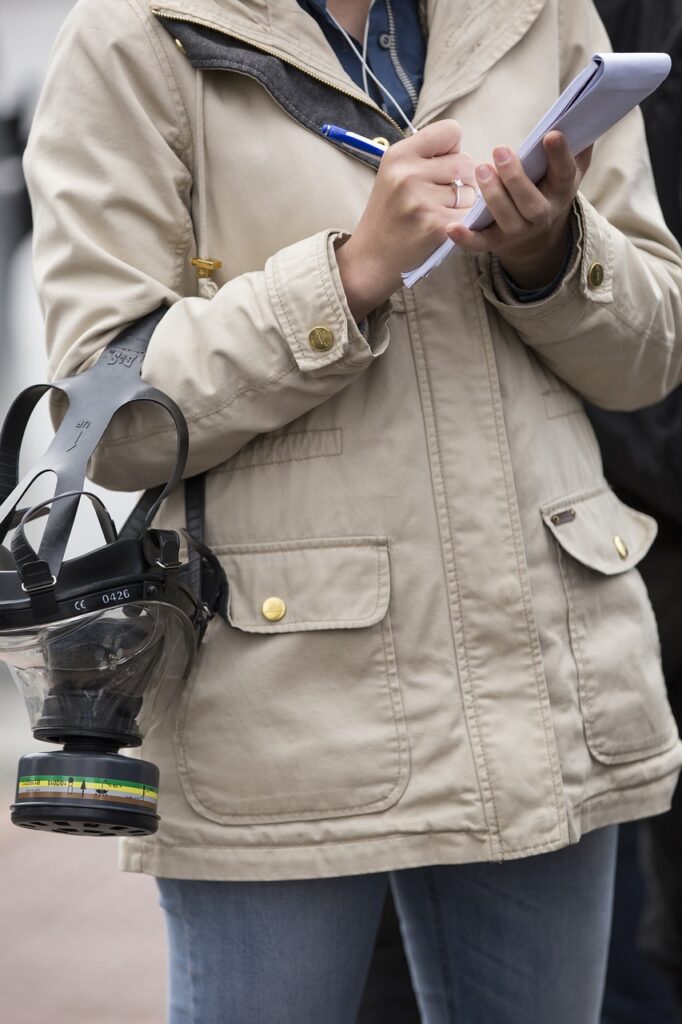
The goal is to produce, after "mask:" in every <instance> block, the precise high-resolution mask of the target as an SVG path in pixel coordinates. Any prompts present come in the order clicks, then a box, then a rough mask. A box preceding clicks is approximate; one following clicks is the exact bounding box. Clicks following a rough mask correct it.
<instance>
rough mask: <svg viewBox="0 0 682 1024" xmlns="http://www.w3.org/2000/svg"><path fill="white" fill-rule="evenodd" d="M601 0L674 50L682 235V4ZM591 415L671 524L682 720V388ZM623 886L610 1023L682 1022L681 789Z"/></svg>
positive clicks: (617, 461) (611, 472)
mask: <svg viewBox="0 0 682 1024" xmlns="http://www.w3.org/2000/svg"><path fill="white" fill-rule="evenodd" d="M596 6H597V8H598V10H599V13H600V15H601V17H602V19H603V21H604V23H605V25H606V28H607V31H608V32H609V35H610V37H611V41H612V44H613V48H614V50H623V51H627V50H631V51H635V50H637V51H658V50H663V51H666V52H668V53H669V54H670V56H671V58H672V71H671V73H670V75H669V77H668V78H667V79H666V81H665V82H664V83H663V85H662V86H661V87H660V88H659V89H657V90H656V92H655V93H653V95H652V96H650V97H649V98H648V99H647V100H646V101H645V103H644V104H643V107H642V110H643V113H644V120H645V125H646V133H647V141H648V145H649V152H650V154H651V162H652V166H653V171H654V177H655V179H656V187H657V189H658V194H659V199H660V202H661V207H662V209H663V213H664V216H665V219H666V221H667V223H668V226H669V227H670V229H671V230H672V231H673V233H674V234H675V236H676V237H677V239H678V241H681V242H682V0H596ZM588 414H589V416H590V419H591V420H592V424H593V426H594V428H595V431H596V434H597V437H598V439H599V444H600V446H601V449H602V456H603V459H604V472H605V475H606V477H607V479H608V480H609V482H610V484H611V485H612V487H613V488H614V490H616V492H617V493H618V494H619V496H620V497H621V498H622V499H623V500H624V501H625V502H627V503H628V504H629V505H632V506H634V507H635V508H638V509H640V510H641V511H643V512H648V513H650V514H651V515H653V516H654V517H655V518H656V519H657V520H658V522H659V534H658V537H657V539H656V541H655V543H654V545H653V547H652V549H651V551H650V552H649V554H648V555H647V556H646V558H645V559H644V560H643V562H642V563H641V564H640V566H639V569H640V571H641V573H642V576H643V578H644V582H645V583H646V585H647V589H648V591H649V596H650V598H651V603H652V605H653V608H654V612H655V613H656V618H657V621H658V628H659V634H660V638H661V653H662V658H663V671H664V674H665V678H666V682H667V685H668V696H669V698H670V704H671V707H672V709H673V713H674V715H675V718H676V721H677V723H678V726H681V727H682V628H681V624H682V388H677V389H676V390H675V391H674V392H673V393H672V394H671V395H669V396H668V398H666V399H665V400H664V401H663V402H660V403H658V404H657V405H654V406H650V407H649V408H647V409H641V410H639V411H637V412H633V413H614V412H604V411H603V410H598V409H594V408H591V407H588ZM635 835H636V836H637V838H638V840H639V842H638V847H637V848H636V847H635V844H634V841H633V839H634V837H635ZM638 862H641V864H642V874H641V875H640V873H639V867H638ZM616 894H617V899H616V907H615V913H614V930H613V938H612V946H611V956H610V961H609V973H608V976H607V984H606V994H605V999H604V1017H603V1024H648V1022H649V1021H651V1022H652V1024H654V1022H655V1024H668V1022H672V1021H680V1020H682V788H681V787H679V786H678V789H677V793H676V795H675V798H674V800H673V806H672V808H671V810H670V811H669V812H668V813H667V814H663V815H659V816H658V817H655V818H651V819H650V820H649V821H648V822H645V823H642V824H641V825H640V826H639V827H638V828H637V827H636V826H626V828H625V829H623V833H622V838H621V850H620V855H619V866H618V875H617V881H616ZM638 946H639V947H640V948H643V949H645V950H646V951H647V952H648V953H649V954H650V955H651V956H652V957H653V959H654V960H655V961H656V962H657V964H658V965H659V966H660V967H663V968H664V969H665V970H666V971H667V977H668V978H669V979H672V984H673V986H674V989H675V991H676V993H677V1001H678V1006H677V1007H675V1006H674V997H673V996H672V992H671V988H670V985H669V983H668V982H667V981H666V980H664V978H663V976H662V975H657V974H656V969H655V967H649V966H648V965H647V963H646V961H645V960H644V959H643V957H642V956H641V954H640V953H639V951H638Z"/></svg>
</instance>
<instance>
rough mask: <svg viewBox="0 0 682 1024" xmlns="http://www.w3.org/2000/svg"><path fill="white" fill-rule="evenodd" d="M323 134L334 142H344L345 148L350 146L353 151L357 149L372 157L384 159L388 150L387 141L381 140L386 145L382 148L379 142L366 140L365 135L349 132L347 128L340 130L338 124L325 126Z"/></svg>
mask: <svg viewBox="0 0 682 1024" xmlns="http://www.w3.org/2000/svg"><path fill="white" fill-rule="evenodd" d="M322 134H323V135H324V136H326V138H328V139H331V140H332V141H333V142H342V143H343V145H344V146H350V147H351V149H357V150H359V151H360V152H361V153H369V154H371V156H378V157H382V156H383V155H384V153H385V152H386V150H387V149H388V141H387V140H385V139H382V140H381V141H382V142H385V143H386V145H383V146H382V145H380V144H379V142H377V141H373V140H372V139H366V138H365V136H364V135H358V134H357V132H348V131H346V129H345V128H339V126H338V125H337V124H323V125H322Z"/></svg>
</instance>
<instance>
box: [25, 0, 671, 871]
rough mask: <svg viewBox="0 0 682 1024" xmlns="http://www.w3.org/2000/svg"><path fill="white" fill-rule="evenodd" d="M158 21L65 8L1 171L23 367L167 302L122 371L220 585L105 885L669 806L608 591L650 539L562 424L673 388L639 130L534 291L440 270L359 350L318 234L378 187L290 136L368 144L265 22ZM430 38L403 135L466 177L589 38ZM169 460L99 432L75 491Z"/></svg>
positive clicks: (645, 664)
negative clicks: (177, 411) (16, 225)
mask: <svg viewBox="0 0 682 1024" xmlns="http://www.w3.org/2000/svg"><path fill="white" fill-rule="evenodd" d="M168 3H169V7H168V8H167V9H161V10H159V9H157V10H156V12H154V11H153V10H151V9H149V8H147V6H146V0H81V2H80V3H79V4H78V5H77V6H76V8H75V11H74V13H73V15H72V17H71V18H70V19H69V21H68V23H67V25H66V27H65V29H64V31H63V32H62V34H61V37H60V39H59V41H58V43H57V46H56V50H55V53H54V59H53V63H52V68H51V72H50V75H49V78H48V80H47V84H46V87H45V91H44V94H43V98H42V101H41V104H40V108H39V111H38V115H37V118H36V122H35V127H34V130H33V134H32V138H31V141H30V144H29V148H28V152H27V156H26V170H27V175H28V181H29V186H30V190H31V195H32V199H33V205H34V211H35V228H36V231H35V245H36V273H37V279H38V286H39V289H40V293H41V296H42V300H43V303H44V306H45V312H46V318H47V336H48V340H49V347H50V353H51V368H52V372H53V373H54V374H57V375H64V374H68V373H74V372H76V371H78V369H79V368H81V367H83V365H84V364H85V363H86V362H87V361H88V359H90V358H91V357H93V356H95V355H96V354H97V353H98V352H100V351H101V349H102V346H103V345H104V344H105V342H107V341H108V340H109V339H110V338H111V337H112V336H113V335H114V334H115V333H116V332H117V331H119V330H120V329H121V328H122V327H123V326H124V325H125V324H126V323H127V322H129V321H131V320H134V319H136V318H138V317H141V316H142V315H143V314H145V313H148V312H149V311H150V310H152V309H153V308H155V307H156V306H157V305H159V303H161V302H167V303H169V304H172V308H171V310H170V312H169V313H168V314H167V316H166V317H165V319H164V320H163V322H162V323H161V325H160V326H159V327H158V329H157V331H156V333H155V335H154V337H153V339H152V341H151V345H150V349H149V352H148V355H147V358H146V361H145V365H144V376H145V378H146V379H147V380H148V381H149V382H150V383H152V384H154V385H156V386H157V387H159V388H161V389H163V390H164V391H166V392H168V393H169V394H170V395H171V396H172V397H173V398H175V399H176V401H177V402H179V404H180V406H181V407H182V409H183V410H184V413H185V415H186V417H187V420H188V422H189V429H190V439H191V451H190V464H189V467H188V469H189V472H191V473H197V472H200V471H203V470H209V477H208V484H207V494H208V509H207V526H208V541H209V543H210V544H211V545H212V546H213V547H214V549H215V550H216V551H217V552H219V553H220V556H221V558H222V560H223V562H224V565H225V568H226V570H227V575H228V578H229V582H230V586H231V598H230V608H229V618H230V624H229V625H226V624H225V623H224V622H223V621H221V620H220V619H215V620H214V621H213V622H212V624H211V626H210V627H209V633H208V636H207V638H206V640H205V642H204V644H203V646H202V649H201V651H200V654H199V656H198V658H197V661H196V666H195V671H194V672H193V674H192V677H191V679H190V680H189V682H188V683H187V685H186V686H185V689H184V692H183V693H182V696H181V699H180V700H179V703H178V704H177V706H176V707H174V708H173V711H172V713H170V714H168V715H167V716H166V718H165V720H164V722H163V724H162V725H161V726H160V727H159V728H158V729H157V730H155V731H154V732H152V734H151V735H150V736H149V738H148V740H147V741H146V742H145V745H144V748H143V754H144V756H146V757H147V758H149V759H150V760H153V761H155V762H156V763H158V764H159V766H160V768H161V778H162V783H161V802H160V813H161V815H162V819H163V821H162V825H161V829H160V831H159V834H158V836H156V837H152V838H144V839H139V840H133V841H129V842H127V843H126V844H125V847H124V853H123V863H124V866H125V867H126V868H128V869H130V870H134V871H146V872H151V873H154V874H158V875H166V876H179V877H186V878H206V879H283V878H296V877H313V876H324V875H343V874H350V873H358V872H371V871H379V870H385V869H397V868H409V867H415V866H418V865H426V864H454V863H459V862H465V861H483V860H506V859H509V858H515V857H522V856H526V855H528V854H533V853H540V852H542V851H548V850H554V849H557V848H559V847H561V846H564V845H565V844H567V843H573V842H576V841H577V840H578V839H579V838H580V836H581V834H582V833H583V832H585V831H587V830H589V829H593V828H596V827H598V826H602V825H605V824H607V823H610V822H616V821H624V820H626V819H631V818H636V817H638V816H644V815H649V814H653V813H656V812H660V811H662V810H664V809H665V808H666V807H667V806H668V804H669V800H670V795H671V792H672V790H673V787H674V785H675V780H676V776H677V771H678V767H679V765H680V760H681V756H680V752H681V748H680V745H679V742H678V738H677V734H676V730H675V725H674V722H673V719H672V717H671V714H670V711H669V709H668V705H667V703H666V698H665V689H664V683H663V679H662V676H661V670H660V667H659V658H658V640H657V636H656V628H655V625H654V621H653V617H652V613H651V609H650V605H649V603H648V600H647V595H646V592H645V590H644V587H643V584H642V581H641V579H640V576H639V575H638V572H637V569H636V565H637V563H638V562H639V560H640V559H641V558H642V556H643V555H644V553H645V552H646V550H647V549H648V547H649V545H650V544H651V542H652V539H653V537H654V534H655V530H656V526H655V523H654V522H653V521H652V520H651V519H649V518H648V517H646V516H644V515H641V514H639V513H637V512H634V511H632V510H631V509H629V508H627V507H625V506H624V505H622V504H621V503H620V502H619V501H618V500H617V499H616V498H615V497H614V495H613V494H612V493H611V491H610V490H609V488H608V486H607V484H606V483H605V481H604V479H603V475H602V468H601V462H600V457H599V452H598V449H597V445H596V443H595V439H594V436H593V433H592V430H591V428H590V426H589V424H588V422H587V420H586V418H585V415H584V413H583V409H582V405H581V400H580V396H586V397H587V398H589V399H590V400H591V401H592V402H595V403H597V404H599V405H603V406H606V407H610V408H619V409H628V408H633V407H636V406H641V405H645V404H647V403H651V402H655V401H656V400H657V399H659V398H660V397H661V396H663V395H664V394H665V393H666V392H668V391H669V390H671V389H672V388H673V387H674V386H675V385H677V384H678V383H679V382H680V381H681V380H682V346H680V344H679V343H678V341H677V338H678V336H679V334H680V329H681V327H682V301H681V299H680V284H681V283H682V263H681V260H680V254H679V252H678V250H677V248H676V245H675V243H674V241H673V240H672V238H671V236H670V235H669V233H668V232H667V230H666V228H665V227H664V224H663V222H662V219H661V214H660V211H659V208H658V205H657V201H656V199H655V195H654V190H653V187H652V182H651V175H650V169H649V163H648V159H647V154H646V150H645V145H644V141H643V133H642V125H641V119H640V116H639V113H634V114H632V115H631V116H629V117H628V118H627V119H626V120H625V121H623V122H622V123H621V124H620V125H618V126H617V127H616V128H615V129H614V130H612V132H611V133H610V134H609V135H608V136H607V137H606V138H604V139H603V140H602V141H601V142H600V143H599V144H598V146H597V149H596V154H595V158H594V162H593V166H592V169H591V170H590V172H589V175H588V177H587V178H586V180H585V182H584V192H583V193H582V194H581V196H580V197H579V200H578V201H577V210H578V219H579V223H580V240H579V243H578V246H577V251H576V256H575V258H574V260H573V264H572V266H571V268H570V271H569V272H568V274H567V276H566V277H565V279H564V281H563V283H562V284H561V286H560V288H559V289H558V291H556V292H555V293H554V294H553V295H552V296H551V297H549V298H547V299H545V300H544V301H540V302H537V303H533V304H530V305H520V304H518V303H514V301H513V300H512V297H511V295H508V294H506V292H505V288H504V284H503V282H502V281H501V280H500V279H499V275H498V274H497V272H496V270H495V267H494V266H493V265H491V264H490V262H489V261H488V260H487V259H482V260H479V261H477V260H475V259H473V258H471V257H469V256H465V255H463V254H461V253H460V254H456V255H454V256H452V257H451V258H450V259H449V260H448V261H447V262H446V263H445V264H444V266H443V267H442V268H441V269H440V270H439V271H437V272H435V273H433V274H432V275H431V276H430V277H429V278H428V279H427V280H425V281H423V282H421V283H420V284H419V285H418V286H417V287H416V288H415V289H414V290H412V291H404V292H402V293H401V294H398V295H396V296H395V300H394V302H393V304H392V308H391V309H390V311H389V310H385V309H384V310H380V311H378V312H377V313H376V314H375V315H373V316H372V317H370V321H369V324H368V327H367V330H366V332H365V333H364V334H363V333H362V332H361V331H360V330H359V329H358V327H357V325H356V324H355V323H354V322H353V320H352V319H351V317H350V315H349V311H348V308H347V305H346V302H345V300H344V294H343V290H342V288H341V283H340V279H339V274H338V270H337V267H336V264H335V259H334V249H333V241H334V239H335V238H336V237H337V232H339V231H344V230H346V231H347V230H352V229H353V226H354V224H355V223H356V222H357V219H358V217H359V215H360V213H361V211H362V210H363V207H364V204H365V202H366V199H367V196H368V194H369V192H370V189H371V187H372V182H373V176H374V171H373V169H372V168H371V167H369V166H367V165H366V164H365V163H363V162H362V161H361V160H360V159H356V158H355V157H353V156H350V155H348V154H347V153H345V152H342V151H340V150H339V149H338V148H337V147H336V146H335V145H334V144H332V143H330V142H328V141H327V140H325V139H323V138H321V137H320V136H319V134H317V132H316V130H315V128H316V125H319V124H321V123H322V122H323V121H325V120H335V119H336V120H339V121H340V120H341V115H342V114H343V116H344V117H346V118H349V119H351V120H352V118H355V121H354V122H353V124H351V125H348V126H351V127H352V126H355V127H356V129H357V130H362V126H363V125H365V126H366V130H365V134H367V133H370V132H371V133H372V134H375V135H376V134H379V133H378V132H377V131H376V126H377V123H379V124H383V125H384V127H385V133H393V137H395V126H394V125H392V124H390V123H389V122H388V121H387V120H386V118H385V117H384V116H383V115H382V114H380V113H379V112H378V111H377V108H376V107H375V106H374V104H372V103H371V102H369V101H367V100H366V99H365V98H364V97H363V95H362V93H361V92H360V91H359V90H358V88H357V87H356V86H355V85H354V84H353V83H352V82H351V81H350V79H348V78H347V76H346V75H345V73H344V72H343V71H342V69H341V68H340V66H339V65H338V62H337V60H336V59H335V57H334V55H333V53H332V51H331V50H330V48H329V46H328V45H327V43H326V41H325V39H324V37H323V35H322V34H321V32H320V30H319V29H318V27H317V26H316V23H315V22H314V21H313V19H312V18H310V17H309V15H307V14H306V13H305V12H303V11H302V9H301V8H300V7H299V5H298V3H297V2H296V0H267V2H265V0H168ZM424 13H425V17H426V20H427V24H428V29H429V33H430V41H429V51H428V61H427V66H426V76H425V81H424V86H423V89H422V93H421V96H420V100H419V106H418V109H417V113H416V123H417V126H420V125H424V124H426V123H428V122H430V121H433V120H435V119H438V118H441V117H446V116H447V117H453V116H454V117H456V118H457V119H458V120H459V121H460V122H461V124H462V126H463V130H464V145H465V148H467V149H468V150H469V151H470V152H471V153H472V154H473V156H474V159H476V160H482V159H489V155H490V150H491V147H492V146H493V145H494V144H497V143H501V142H507V143H510V144H512V145H514V144H518V142H519V141H520V140H521V139H522V138H523V136H524V135H525V134H526V132H527V131H528V129H529V128H530V126H531V125H532V124H533V123H534V122H535V120H536V119H537V117H538V116H539V115H540V114H541V113H542V112H543V110H544V109H545V108H546V106H547V105H548V103H549V102H550V101H551V100H553V99H554V98H555V97H556V95H557V93H558V91H559V90H560V89H561V88H562V86H563V85H564V84H566V83H567V82H568V81H569V80H570V79H571V78H572V77H573V76H574V75H575V74H576V73H577V72H578V71H579V70H580V69H581V68H582V67H583V66H584V65H585V63H586V62H587V60H588V59H589V58H590V56H591V54H592V53H593V52H594V51H596V50H600V49H604V48H605V47H606V46H607V43H606V39H605V36H604V33H603V29H602V27H601V25H600V23H599V22H598V20H597V18H596V15H595V13H594V10H593V8H592V5H591V3H590V2H589V0H489V2H488V3H486V4H481V3H479V2H470V0H429V3H428V4H426V5H425V10H424ZM164 18H165V21H164ZM169 19H175V22H174V23H173V24H171V22H170V20H169ZM174 37H175V38H177V39H178V44H176V42H175V41H174ZM183 51H184V52H183ZM193 62H194V63H195V64H198V65H200V66H201V68H203V70H202V71H199V70H197V69H196V68H195V67H194V64H193ZM330 115H331V116H330ZM342 123H344V122H342ZM196 255H199V256H202V257H211V258H214V259H220V260H222V269H221V270H219V271H218V272H217V273H215V275H214V281H215V282H216V283H217V285H218V287H217V288H215V287H213V288H211V287H210V284H209V286H208V287H207V286H206V285H204V287H203V289H202V291H201V292H199V291H198V287H197V280H196V276H195V272H194V270H193V268H192V267H191V265H190V260H191V258H192V257H194V256H196ZM597 264H599V266H600V267H601V268H603V281H602V280H601V274H600V273H599V272H598V271H597V270H595V269H593V268H595V265H597ZM318 327H323V328H324V329H325V330H323V331H322V332H320V331H315V330H314V329H315V328H318ZM173 449H174V435H173V433H172V431H171V430H170V428H169V425H168V424H167V423H166V422H165V421H164V420H157V419H155V418H154V417H153V416H152V415H150V414H149V413H148V412H144V414H143V413H139V412H136V413H135V414H134V415H133V414H127V415H126V416H125V417H121V418H120V420H119V422H118V425H117V426H115V427H114V428H112V433H111V434H110V436H109V440H108V444H107V446H106V448H105V449H104V451H103V453H102V455H101V456H100V458H99V459H98V461H97V462H96V464H95V470H94V472H95V475H96V476H97V478H98V479H100V480H101V481H102V482H103V483H106V484H108V485H109V486H113V487H119V488H124V489H137V488H143V487H148V486H150V485H152V484H156V483H158V482H159V481H161V480H163V479H164V478H165V475H166V474H167V473H168V471H169V466H170V464H171V460H172V452H173ZM182 504H183V503H182V495H180V494H179V495H177V496H176V497H175V498H174V499H172V500H171V502H170V503H169V505H168V507H167V508H166V510H165V512H164V514H163V516H162V518H163V522H164V523H165V524H175V525H176V526H180V525H181V523H182V520H183V507H182ZM273 597H274V598H278V599H279V601H280V603H279V605H278V603H277V602H274V606H275V607H279V609H280V611H282V610H284V614H283V616H282V617H280V618H268V617H266V615H265V614H264V611H263V606H264V602H266V601H267V599H269V598H273ZM266 610H267V606H266ZM269 614H270V615H271V614H272V613H269Z"/></svg>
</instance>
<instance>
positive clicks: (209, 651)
mask: <svg viewBox="0 0 682 1024" xmlns="http://www.w3.org/2000/svg"><path fill="white" fill-rule="evenodd" d="M217 553H218V554H219V556H220V558H221V561H222V562H223V564H224V566H225V570H226V573H227V578H228V581H229V584H230V605H229V619H230V625H229V626H226V625H225V623H223V622H222V621H218V620H214V622H213V623H212V624H211V627H210V632H209V634H208V635H207V637H206V638H205V641H204V644H203V645H202V649H201V652H200V656H199V659H198V661H197V665H196V669H195V671H194V673H193V675H192V678H191V679H190V681H189V683H188V686H187V689H186V691H185V694H184V696H183V700H182V704H181V706H180V709H179V716H178V724H177V729H176V751H177V756H178V763H179V768H180V774H181V778H182V782H183V787H184V790H185V795H186V797H187V799H188V801H189V802H190V804H191V805H192V806H193V807H194V809H195V810H196V811H197V812H198V813H199V814H201V815H203V816H204V817H207V818H210V819H212V820H214V821H219V822H221V823H225V824H230V823H231V824H248V823H249V822H254V823H256V822H266V821H271V822H280V821H296V820H304V819H313V818H329V817H341V816H346V815H355V814H370V813H373V812H377V811H382V810H385V809H386V808H388V807H390V806H392V805H393V804H394V803H396V801H397V800H398V799H399V797H400V795H401V794H402V792H403V791H404V789H405V786H406V784H407V777H408V769H409V757H408V748H407V738H406V728H405V721H404V716H403V710H402V703H401V698H400V691H399V686H398V680H397V674H396V665H395V653H394V647H393V638H392V634H391V626H390V621H389V616H388V603H389V596H390V570H389V556H388V545H387V542H386V541H385V540H383V539H381V538H350V539H342V540H311V541H292V542H283V543H278V544H255V545H249V546H246V545H242V546H235V547H230V548H219V549H217Z"/></svg>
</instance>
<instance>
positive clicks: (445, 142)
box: [397, 118, 462, 157]
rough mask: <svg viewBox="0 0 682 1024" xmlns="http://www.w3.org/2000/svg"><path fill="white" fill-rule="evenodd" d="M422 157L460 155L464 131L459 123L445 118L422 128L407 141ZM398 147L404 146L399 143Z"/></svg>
mask: <svg viewBox="0 0 682 1024" xmlns="http://www.w3.org/2000/svg"><path fill="white" fill-rule="evenodd" d="M405 142H406V143H409V144H410V145H411V146H413V148H414V152H415V153H416V154H417V155H418V156H421V157H431V156H443V154H445V153H458V152H459V147H460V144H461V142H462V129H461V127H460V125H459V123H458V122H457V121H454V120H453V119H452V118H445V119H444V120H443V121H436V122H435V123H434V124H428V125H426V127H425V128H421V129H420V130H419V132H418V133H417V134H416V135H412V136H411V137H410V138H409V139H406V140H405ZM397 145H398V146H402V145H404V143H403V142H399V143H398V144H397Z"/></svg>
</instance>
